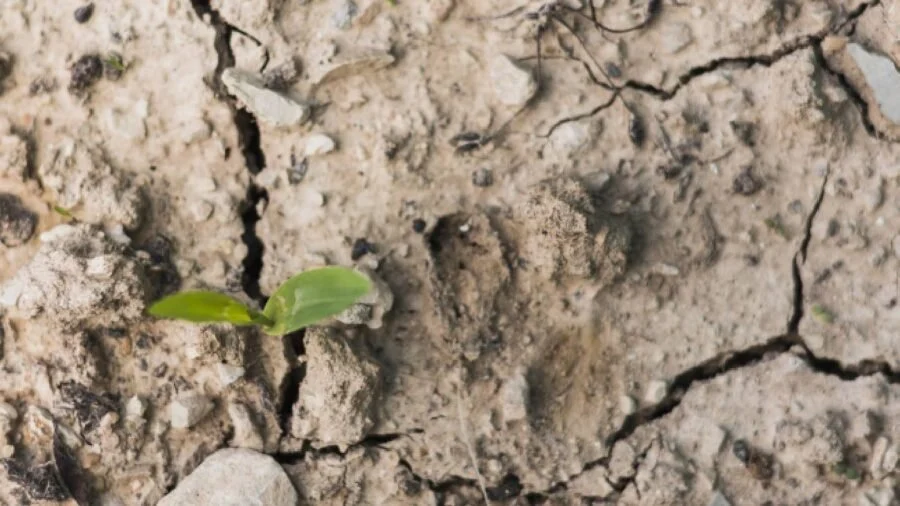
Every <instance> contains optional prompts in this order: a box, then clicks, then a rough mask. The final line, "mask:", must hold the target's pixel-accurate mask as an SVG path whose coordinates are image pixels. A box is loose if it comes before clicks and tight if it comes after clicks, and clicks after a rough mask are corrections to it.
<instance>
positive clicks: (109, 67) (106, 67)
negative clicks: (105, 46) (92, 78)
mask: <svg viewBox="0 0 900 506" xmlns="http://www.w3.org/2000/svg"><path fill="white" fill-rule="evenodd" d="M125 69H126V66H125V62H123V61H122V55H120V54H119V53H116V52H110V53H107V55H106V58H104V59H103V74H104V75H105V76H106V78H107V79H109V80H110V81H117V80H118V79H119V78H120V77H122V74H123V73H125Z"/></svg>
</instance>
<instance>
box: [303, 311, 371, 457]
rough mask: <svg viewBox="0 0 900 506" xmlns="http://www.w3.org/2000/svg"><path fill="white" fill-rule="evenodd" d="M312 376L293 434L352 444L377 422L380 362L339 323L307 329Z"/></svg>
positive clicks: (322, 443)
mask: <svg viewBox="0 0 900 506" xmlns="http://www.w3.org/2000/svg"><path fill="white" fill-rule="evenodd" d="M305 342H306V357H307V361H308V362H307V363H308V365H307V372H306V378H305V379H304V380H303V383H302V384H301V385H300V397H299V400H298V402H297V404H296V405H294V410H293V419H292V422H291V435H293V436H294V437H297V438H301V439H311V440H312V443H313V446H317V447H320V446H330V445H337V446H339V447H347V446H349V445H351V444H353V443H357V442H359V441H360V440H361V439H363V438H364V437H365V435H366V434H367V433H368V431H369V430H370V429H371V428H372V426H373V425H374V424H375V422H374V419H373V418H374V413H373V411H374V407H375V401H376V399H377V398H378V395H379V393H380V391H381V372H380V369H379V367H378V364H377V363H375V361H373V360H372V359H371V358H369V357H368V356H366V354H365V353H364V352H363V350H360V349H358V347H357V346H355V344H354V343H351V342H350V341H348V340H347V339H346V338H345V337H344V336H343V335H341V334H340V333H339V332H338V331H337V330H335V329H325V328H322V329H311V330H309V331H307V333H306V338H305Z"/></svg>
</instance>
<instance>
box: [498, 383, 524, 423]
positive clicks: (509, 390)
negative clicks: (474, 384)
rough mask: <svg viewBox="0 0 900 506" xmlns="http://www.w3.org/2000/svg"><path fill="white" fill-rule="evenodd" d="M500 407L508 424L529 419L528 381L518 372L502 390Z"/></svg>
mask: <svg viewBox="0 0 900 506" xmlns="http://www.w3.org/2000/svg"><path fill="white" fill-rule="evenodd" d="M500 403H501V404H500V405H501V407H502V409H503V420H504V421H505V422H506V423H510V422H517V421H519V420H524V419H525V418H527V417H528V380H527V379H525V374H524V373H523V372H522V371H518V372H517V373H516V374H515V375H514V376H513V377H511V378H510V379H508V380H507V381H506V382H505V383H504V384H503V387H502V388H501V389H500Z"/></svg>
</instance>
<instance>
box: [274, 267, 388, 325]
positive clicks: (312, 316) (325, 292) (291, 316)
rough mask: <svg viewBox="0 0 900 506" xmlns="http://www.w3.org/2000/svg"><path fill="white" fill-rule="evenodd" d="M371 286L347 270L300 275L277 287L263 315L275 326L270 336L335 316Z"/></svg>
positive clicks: (356, 273)
mask: <svg viewBox="0 0 900 506" xmlns="http://www.w3.org/2000/svg"><path fill="white" fill-rule="evenodd" d="M371 289H372V283H371V281H369V278H368V277H366V276H365V275H363V274H360V273H359V272H356V271H354V270H352V269H347V268H344V267H323V268H321V269H313V270H310V271H306V272H303V273H301V274H298V275H296V276H294V277H292V278H291V279H289V280H287V281H285V282H284V284H282V285H281V286H280V287H278V290H277V291H276V292H275V293H274V294H273V295H272V297H271V298H270V299H269V303H268V304H266V308H265V309H264V310H263V314H264V315H265V316H266V317H267V318H269V319H270V320H272V321H273V322H274V323H273V324H272V325H270V326H266V327H264V328H263V330H265V332H266V333H267V334H270V335H283V334H289V333H291V332H294V331H295V330H300V329H302V328H303V327H307V326H309V325H312V324H314V323H316V322H319V321H321V320H324V319H325V318H328V317H331V316H335V315H337V314H339V313H341V312H342V311H343V310H345V309H347V308H348V307H350V306H352V305H353V304H354V303H355V302H356V301H358V300H359V299H360V297H362V296H363V295H365V294H367V293H369V290H371Z"/></svg>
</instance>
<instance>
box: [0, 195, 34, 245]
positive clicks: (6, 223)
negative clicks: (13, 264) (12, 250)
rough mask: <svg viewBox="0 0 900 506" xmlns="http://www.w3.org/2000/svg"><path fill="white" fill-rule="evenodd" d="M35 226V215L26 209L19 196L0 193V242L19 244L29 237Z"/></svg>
mask: <svg viewBox="0 0 900 506" xmlns="http://www.w3.org/2000/svg"><path fill="white" fill-rule="evenodd" d="M35 226H37V215H36V214H34V213H33V212H31V211H30V210H28V209H27V208H26V207H25V206H24V205H23V204H22V201H21V200H20V199H19V197H17V196H15V195H12V194H10V193H0V243H3V245H4V246H7V247H13V246H19V245H20V244H23V243H25V242H27V241H28V239H31V236H32V235H34V229H35Z"/></svg>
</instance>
